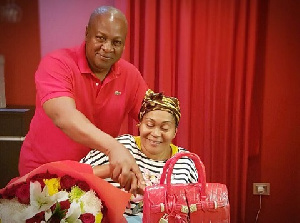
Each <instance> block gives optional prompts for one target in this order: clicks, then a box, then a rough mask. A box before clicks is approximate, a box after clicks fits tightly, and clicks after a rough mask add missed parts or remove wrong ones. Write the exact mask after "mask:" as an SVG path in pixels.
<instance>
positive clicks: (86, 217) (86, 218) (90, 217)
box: [79, 213, 95, 223]
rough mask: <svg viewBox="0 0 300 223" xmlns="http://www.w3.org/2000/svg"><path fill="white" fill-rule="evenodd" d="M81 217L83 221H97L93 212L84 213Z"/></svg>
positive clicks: (88, 222)
mask: <svg viewBox="0 0 300 223" xmlns="http://www.w3.org/2000/svg"><path fill="white" fill-rule="evenodd" d="M79 219H80V220H81V221H82V222H83V223H94V222H95V216H94V215H93V214H91V213H85V214H82V215H80V217H79Z"/></svg>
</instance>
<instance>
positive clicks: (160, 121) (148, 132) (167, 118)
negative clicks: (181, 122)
mask: <svg viewBox="0 0 300 223" xmlns="http://www.w3.org/2000/svg"><path fill="white" fill-rule="evenodd" d="M139 130H140V137H141V147H142V151H143V153H144V154H145V155H146V156H147V157H149V158H151V159H154V160H166V159H168V158H170V156H171V148H170V144H171V142H172V140H173V139H174V138H175V135H176V132H177V128H176V127H175V118H174V116H173V115H172V114H170V113H169V112H167V111H161V110H156V111H150V112H148V113H146V114H145V115H144V117H143V119H142V121H141V123H140V127H139Z"/></svg>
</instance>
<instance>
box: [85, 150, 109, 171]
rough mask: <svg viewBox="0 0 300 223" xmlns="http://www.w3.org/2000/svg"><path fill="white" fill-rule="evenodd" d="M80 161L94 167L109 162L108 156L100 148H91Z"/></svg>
mask: <svg viewBox="0 0 300 223" xmlns="http://www.w3.org/2000/svg"><path fill="white" fill-rule="evenodd" d="M80 163H86V164H90V165H91V166H92V167H94V166H99V165H103V164H106V163H108V156H106V155H105V154H104V153H102V152H100V151H99V150H95V149H94V150H91V151H90V152H89V153H88V154H87V155H86V156H85V157H83V158H82V159H81V160H80Z"/></svg>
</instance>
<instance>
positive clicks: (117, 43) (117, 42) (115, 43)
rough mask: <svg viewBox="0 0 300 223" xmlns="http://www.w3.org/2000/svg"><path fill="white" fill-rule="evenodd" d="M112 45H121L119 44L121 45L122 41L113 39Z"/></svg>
mask: <svg viewBox="0 0 300 223" xmlns="http://www.w3.org/2000/svg"><path fill="white" fill-rule="evenodd" d="M114 45H115V46H121V45H122V41H120V40H115V41H114Z"/></svg>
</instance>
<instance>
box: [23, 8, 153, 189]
mask: <svg viewBox="0 0 300 223" xmlns="http://www.w3.org/2000/svg"><path fill="white" fill-rule="evenodd" d="M126 34H127V20H126V18H125V16H124V14H123V13H122V12H121V11H119V10H117V9H115V8H113V7H108V6H105V7H100V8H98V9H96V10H95V11H94V12H93V13H92V14H91V17H90V20H89V23H88V25H87V27H86V36H85V42H84V43H82V44H81V45H80V46H79V47H76V48H71V49H61V50H57V51H55V52H53V53H51V54H49V55H47V56H46V57H45V58H43V59H42V60H41V62H40V64H39V67H38V69H37V71H36V74H35V82H36V90H37V96H36V111H35V115H34V117H33V119H32V121H31V124H30V130H29V132H28V134H27V136H26V139H25V141H24V143H23V145H22V149H21V154H20V160H19V172H20V175H21V176H22V175H24V174H26V173H28V172H30V171H31V170H33V169H34V168H36V167H38V166H40V165H42V164H44V163H48V162H52V161H59V160H77V161H79V160H80V159H81V158H82V157H84V156H85V155H86V154H87V153H88V152H89V151H90V149H91V148H93V149H97V150H100V151H102V152H104V153H106V154H107V155H108V156H109V159H110V164H111V174H112V177H113V178H114V179H116V180H119V182H120V183H121V185H122V186H124V187H125V186H126V187H127V188H128V185H129V187H130V186H131V187H132V188H133V189H134V188H136V187H137V180H139V182H141V181H142V175H141V173H140V170H139V168H138V166H137V165H136V163H135V160H134V158H133V157H132V156H131V154H130V153H129V151H128V150H127V149H126V148H125V147H124V146H123V145H121V144H120V143H119V142H117V141H116V140H115V139H114V138H113V137H116V136H117V135H118V133H119V130H120V126H121V123H122V121H123V119H124V117H125V116H126V115H127V114H129V115H130V116H131V117H133V118H135V119H136V120H137V118H138V113H139V109H140V106H141V102H142V100H143V98H144V95H145V92H146V90H147V89H148V87H147V85H146V83H145V81H144V80H143V78H142V76H141V74H140V72H139V71H138V70H137V68H136V67H134V66H133V65H132V64H130V63H128V62H127V61H125V60H123V59H121V56H122V53H123V50H124V44H125V38H126Z"/></svg>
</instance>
